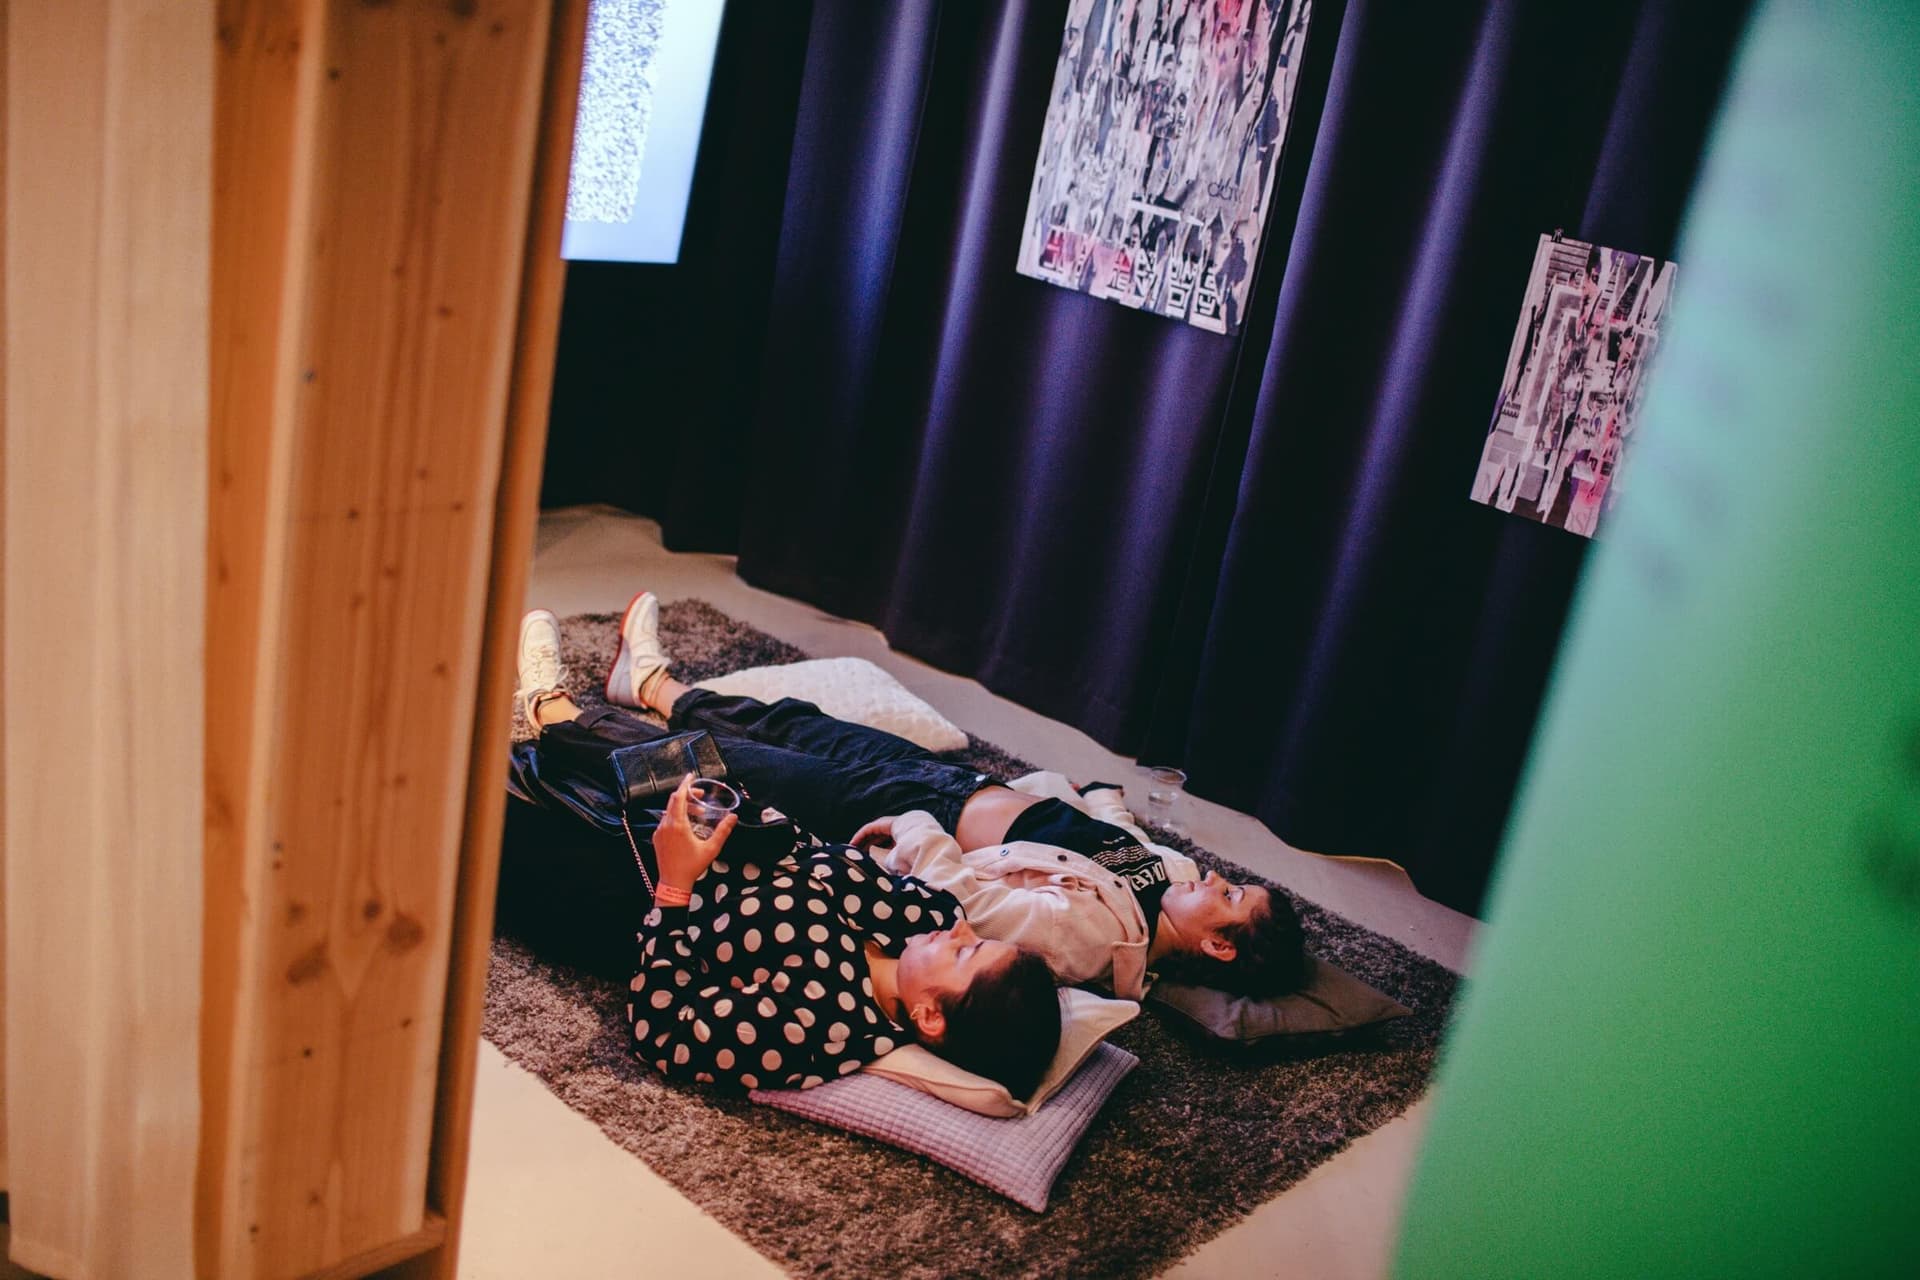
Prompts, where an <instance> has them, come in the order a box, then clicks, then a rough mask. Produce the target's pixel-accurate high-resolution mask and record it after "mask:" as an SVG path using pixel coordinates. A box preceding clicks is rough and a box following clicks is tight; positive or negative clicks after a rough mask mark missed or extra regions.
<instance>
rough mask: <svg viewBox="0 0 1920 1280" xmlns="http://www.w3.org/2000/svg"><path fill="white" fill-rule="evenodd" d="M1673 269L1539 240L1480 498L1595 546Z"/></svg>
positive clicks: (1572, 243) (1616, 489) (1476, 488)
mask: <svg viewBox="0 0 1920 1280" xmlns="http://www.w3.org/2000/svg"><path fill="white" fill-rule="evenodd" d="M1674 274H1675V267H1674V264H1673V263H1671V262H1662V261H1660V260H1659V259H1657V258H1650V257H1646V256H1644V255H1642V254H1635V253H1627V252H1624V251H1622V250H1619V249H1607V248H1602V247H1600V246H1597V245H1592V244H1588V243H1587V242H1585V241H1584V240H1571V239H1567V238H1565V237H1563V236H1560V235H1557V234H1556V235H1543V236H1541V237H1540V245H1539V248H1538V249H1537V250H1536V251H1535V253H1534V257H1533V271H1532V274H1531V275H1530V276H1529V277H1528V280H1527V291H1526V294H1525V296H1524V298H1523V299H1522V301H1521V304H1520V316H1519V323H1518V324H1517V326H1516V327H1515V329H1514V333H1513V344H1512V347H1511V348H1510V350H1509V351H1508V354H1507V367H1506V374H1505V377H1504V379H1503V380H1502V382H1501V384H1500V391H1499V394H1498V396H1497V397H1496V398H1495V401H1494V406H1493V421H1492V423H1491V424H1489V426H1488V428H1487V438H1486V444H1485V447H1484V448H1483V449H1482V450H1481V454H1480V469H1479V471H1478V472H1477V473H1476V474H1475V475H1474V478H1473V492H1472V498H1473V500H1474V501H1475V502H1484V503H1486V504H1487V505H1489V506H1493V507H1497V508H1499V509H1500V510H1502V511H1508V512H1512V513H1513V514H1514V515H1517V516H1522V517H1524V518H1526V519H1528V520H1534V521H1538V522H1539V523H1541V524H1548V525H1552V526H1554V527H1555V528H1559V529H1565V530H1566V531H1567V532H1569V533H1576V534H1579V535H1580V536H1582V537H1587V538H1591V537H1592V536H1593V535H1594V531H1595V530H1596V529H1598V528H1599V525H1600V521H1601V520H1602V518H1603V517H1604V516H1605V515H1606V513H1607V512H1609V511H1611V510H1612V509H1613V507H1614V504H1615V503H1616V502H1617V501H1618V499H1619V495H1620V492H1621V488H1620V485H1621V473H1622V470H1623V467H1624V464H1625V461H1626V456H1627V454H1628V453H1629V451H1630V450H1631V448H1632V440H1633V431H1634V427H1635V425H1636V423H1637V420H1638V415H1639V412H1640V407H1641V400H1642V395H1643V392H1644V388H1645V385H1646V375H1647V369H1648V367H1649V366H1650V364H1651V363H1652V360H1653V357H1654V354H1655V352H1656V350H1657V349H1658V347H1659V345H1660V326H1661V324H1662V322H1663V321H1664V320H1665V318H1666V313H1667V306H1668V302H1669V300H1670V299H1671V297H1672V293H1673V280H1674Z"/></svg>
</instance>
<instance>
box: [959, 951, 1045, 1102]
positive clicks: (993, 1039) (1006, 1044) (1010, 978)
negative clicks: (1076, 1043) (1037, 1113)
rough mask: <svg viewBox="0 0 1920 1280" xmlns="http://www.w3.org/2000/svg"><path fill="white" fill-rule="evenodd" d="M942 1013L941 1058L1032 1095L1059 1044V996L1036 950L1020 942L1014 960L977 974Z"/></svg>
mask: <svg viewBox="0 0 1920 1280" xmlns="http://www.w3.org/2000/svg"><path fill="white" fill-rule="evenodd" d="M940 1012H941V1013H942V1014H944V1015H945V1017H946V1020H947V1028H946V1033H945V1034H944V1035H943V1036H942V1037H941V1039H940V1044H939V1047H938V1049H937V1050H936V1051H937V1052H938V1053H939V1054H940V1056H941V1057H943V1058H945V1059H946V1060H947V1061H949V1062H951V1063H953V1064H954V1065H955V1066H957V1067H964V1068H965V1069H966V1070H968V1071H971V1072H973V1073H974V1074H975V1075H980V1076H985V1077H987V1079H989V1080H998V1081H999V1082H1000V1083H1001V1084H1003V1085H1005V1086H1006V1087H1007V1092H1008V1093H1010V1094H1012V1095H1013V1096H1014V1097H1016V1098H1019V1099H1022V1100H1024V1099H1026V1098H1029V1097H1032V1096H1033V1091H1034V1090H1035V1089H1037V1088H1039V1086H1040V1080H1041V1078H1042V1077H1043V1076H1045V1075H1046V1074H1047V1068H1048V1067H1049V1066H1051V1065H1052V1063H1053V1055H1054V1054H1055V1053H1056V1052H1058V1050H1059V1048H1060V997H1059V996H1058V995H1056V994H1055V990H1054V982H1053V970H1051V969H1049V968H1047V962H1046V961H1045V960H1042V959H1041V958H1040V955H1039V953H1038V952H1035V951H1029V950H1027V949H1026V948H1025V947H1016V948H1015V949H1014V955H1013V959H1012V960H1010V961H1008V962H1007V963H1006V964H1004V965H1002V966H1000V968H999V969H998V970H994V971H990V972H987V973H983V974H981V975H980V976H979V977H977V978H975V979H974V980H973V985H972V986H970V987H968V988H967V989H966V990H965V991H964V992H962V993H961V994H959V995H958V996H954V997H952V998H951V999H950V1000H949V1001H948V1002H947V1003H946V1004H944V1005H943V1006H942V1008H941V1010H940Z"/></svg>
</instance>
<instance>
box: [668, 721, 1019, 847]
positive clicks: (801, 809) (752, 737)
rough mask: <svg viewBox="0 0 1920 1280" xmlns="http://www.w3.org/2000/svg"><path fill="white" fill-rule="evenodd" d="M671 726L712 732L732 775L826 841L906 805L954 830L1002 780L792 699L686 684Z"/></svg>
mask: <svg viewBox="0 0 1920 1280" xmlns="http://www.w3.org/2000/svg"><path fill="white" fill-rule="evenodd" d="M667 724H668V727H669V728H670V729H671V730H672V731H673V732H676V733H681V732H685V731H686V730H689V729H705V730H707V731H708V732H709V733H711V734H712V735H713V740H714V742H715V743H717V744H718V745H719V747H720V754H721V755H722V756H724V757H726V761H727V772H728V774H729V775H730V776H731V777H733V778H735V779H737V780H738V781H739V782H740V784H741V785H742V786H744V787H746V789H747V790H748V791H749V792H751V793H752V794H753V795H754V796H755V797H756V798H758V799H759V800H761V801H763V802H765V803H767V804H772V805H775V806H777V807H779V808H781V809H783V810H785V811H786V813H787V814H788V816H790V817H791V818H792V819H793V820H794V821H795V822H796V823H798V824H799V825H800V827H801V828H802V829H803V830H806V831H811V832H813V833H814V834H815V835H817V836H819V837H820V838H821V839H823V840H829V841H844V840H848V839H851V838H852V836H853V833H854V832H856V831H858V830H859V829H860V828H861V827H862V826H863V825H865V824H866V823H868V822H870V821H872V820H873V819H875V818H880V817H885V816H887V815H889V814H896V813H905V812H907V811H908V810H909V809H924V810H926V811H927V812H928V813H930V814H932V815H933V817H934V820H935V821H937V822H938V823H939V824H940V825H941V826H943V827H945V828H946V829H947V830H948V831H952V830H953V827H954V824H955V823H956V822H958V821H959V820H960V810H961V808H962V807H963V806H964V805H965V804H966V802H967V798H968V797H969V796H971V795H972V794H973V793H974V792H976V791H978V790H979V789H980V788H982V787H984V786H988V785H991V784H992V783H993V782H995V781H996V780H995V779H994V778H992V777H990V776H988V775H987V774H984V773H979V772H977V771H975V770H973V769H969V768H967V767H966V766H964V765H958V764H953V763H950V762H948V761H946V760H941V759H939V758H938V757H936V756H935V755H934V754H933V753H932V752H930V751H928V750H926V748H924V747H919V746H915V745H914V744H913V743H911V742H908V741H907V740H906V739H905V738H897V737H895V736H894V735H893V734H891V733H887V732H885V731H884V730H880V729H870V728H868V727H867V726H866V725H860V724H851V723H849V722H847V721H845V720H836V719H834V718H833V717H832V716H830V715H828V714H826V712H824V711H822V710H820V708H819V707H816V706H815V705H814V704H813V703H811V702H801V701H799V700H798V699H795V698H782V699H780V701H778V702H775V703H765V702H761V701H759V700H757V699H755V698H733V697H727V696H724V695H722V694H717V693H710V692H708V691H707V690H705V689H689V690H688V691H687V692H686V693H684V694H682V695H681V696H680V699H679V701H677V702H675V703H674V704H673V714H672V716H671V717H670V718H669V719H668V721H667Z"/></svg>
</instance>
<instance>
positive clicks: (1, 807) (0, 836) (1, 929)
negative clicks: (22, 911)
mask: <svg viewBox="0 0 1920 1280" xmlns="http://www.w3.org/2000/svg"><path fill="white" fill-rule="evenodd" d="M6 68H7V0H0V245H4V244H5V243H6V235H7V91H6V78H7V70H6ZM6 331H7V255H6V253H5V252H4V250H0V335H4V334H5V333H6ZM6 438H7V362H6V359H5V358H4V357H3V356H0V530H4V529H5V528H6V526H7V451H6V448H5V441H6ZM6 580H7V540H6V538H5V536H3V535H0V582H5V581H6ZM6 634H7V593H6V592H5V591H0V637H4V636H5V635H6ZM6 673H7V646H6V644H5V642H4V640H0V726H3V725H5V724H6V723H7V680H6ZM3 782H4V778H0V783H3ZM6 902H7V789H6V787H5V786H4V785H0V1192H4V1191H5V1190H6V1188H7V1108H6V1101H7V1019H6V1011H7V914H6Z"/></svg>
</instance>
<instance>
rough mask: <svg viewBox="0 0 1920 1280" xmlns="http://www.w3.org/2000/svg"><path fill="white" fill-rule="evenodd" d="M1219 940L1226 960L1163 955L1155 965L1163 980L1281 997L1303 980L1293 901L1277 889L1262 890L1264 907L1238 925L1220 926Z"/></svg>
mask: <svg viewBox="0 0 1920 1280" xmlns="http://www.w3.org/2000/svg"><path fill="white" fill-rule="evenodd" d="M1220 936H1221V937H1222V938H1224V939H1225V940H1226V941H1228V942H1231V943H1232V944H1233V947H1234V956H1233V959H1231V960H1215V959H1214V958H1213V957H1211V956H1203V955H1193V954H1191V953H1189V954H1184V955H1178V956H1165V957H1163V958H1162V959H1161V960H1160V961H1159V962H1158V965H1159V969H1160V973H1161V975H1162V976H1163V977H1167V978H1171V979H1172V980H1173V981H1175V982H1185V983H1188V984H1191V985H1193V986H1196V987H1213V988H1214V989H1216V990H1219V991H1230V992H1232V993H1233V994H1235V995H1241V996H1283V995H1286V994H1288V993H1289V992H1291V991H1295V990H1297V989H1298V988H1299V986H1300V984H1301V982H1303V981H1304V980H1305V979H1306V970H1307V952H1306V936H1305V934H1304V933H1303V932H1302V931H1301V928H1300V915H1299V913H1298V912H1296V911H1295V910H1294V909H1293V900H1292V899H1291V898H1289V897H1287V895H1286V894H1284V893H1281V892H1280V891H1279V890H1277V889H1269V890H1268V891H1267V907H1266V909H1265V910H1264V911H1263V910H1260V909H1258V908H1256V909H1255V910H1254V911H1252V912H1251V913H1250V914H1249V915H1248V916H1247V919H1246V921H1245V922H1244V923H1238V924H1231V925H1226V926H1224V927H1223V928H1222V929H1221V930H1220Z"/></svg>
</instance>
